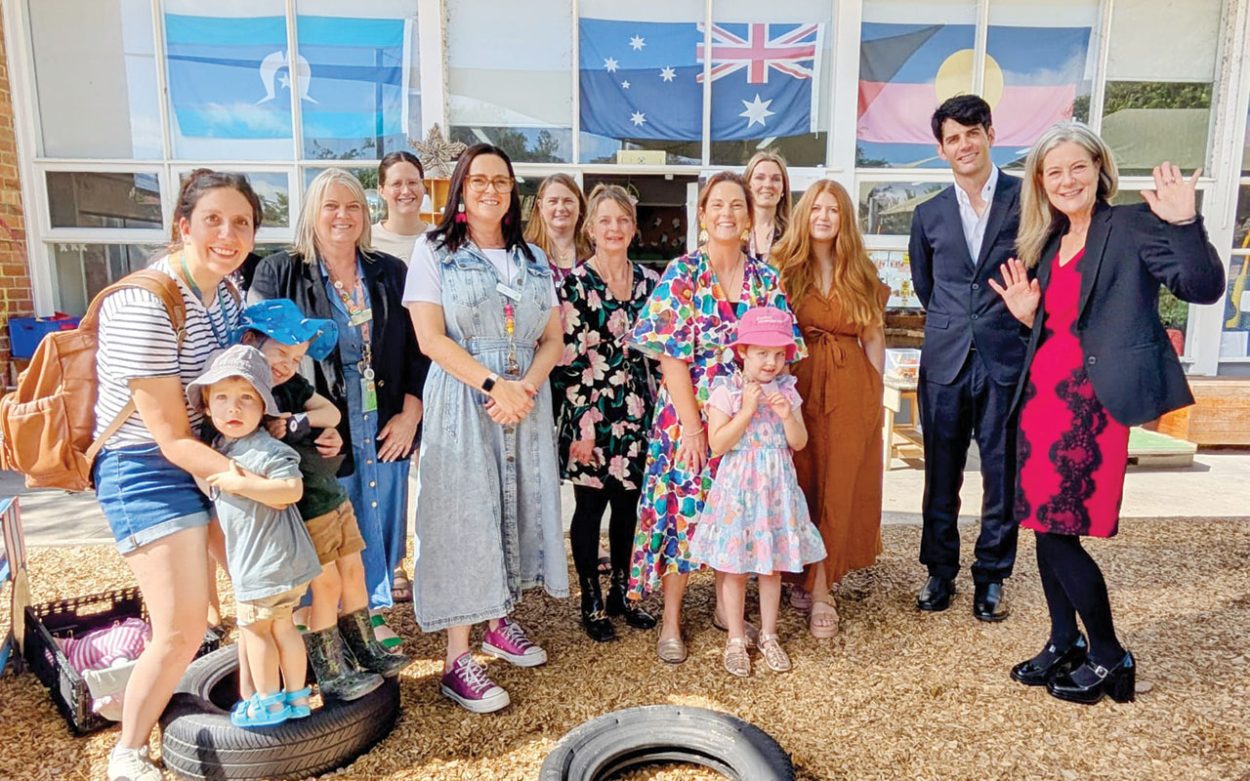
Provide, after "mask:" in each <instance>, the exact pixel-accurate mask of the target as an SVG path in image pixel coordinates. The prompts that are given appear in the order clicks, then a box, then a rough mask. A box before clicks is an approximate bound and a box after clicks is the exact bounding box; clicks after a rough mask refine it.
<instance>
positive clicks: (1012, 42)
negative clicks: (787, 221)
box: [858, 23, 1091, 163]
mask: <svg viewBox="0 0 1250 781" xmlns="http://www.w3.org/2000/svg"><path fill="white" fill-rule="evenodd" d="M975 35H976V30H975V28H974V27H973V26H972V25H964V24H928V25H925V24H895V23H865V24H864V25H863V27H862V35H861V38H862V40H861V47H860V81H859V125H858V138H859V140H860V142H861V146H863V147H864V153H865V154H866V155H868V156H870V157H881V158H885V159H886V160H888V161H890V162H892V163H899V162H903V161H909V160H919V159H924V158H932V157H933V155H934V152H933V148H934V138H933V133H932V131H931V130H930V125H929V120H930V117H931V116H932V115H933V111H934V109H936V108H937V106H938V105H939V104H940V103H941V102H942V101H943V100H945V99H946V98H949V97H951V96H953V95H957V94H960V93H966V92H971V91H972V74H973V69H974V64H975V63H974V57H975V55H974V52H973V42H974V40H975ZM1090 36H1091V31H1090V28H1089V27H1024V26H1004V25H991V26H990V28H989V31H988V36H987V42H986V63H985V78H984V87H983V90H982V96H983V97H985V99H986V101H987V102H988V103H989V104H990V107H991V108H992V109H993V112H994V130H995V144H996V146H998V147H1000V148H1002V149H1004V150H1008V149H1011V148H1014V149H1016V150H1018V149H1021V148H1026V147H1028V146H1029V145H1030V144H1032V143H1033V141H1034V140H1035V139H1036V138H1037V136H1038V135H1040V134H1041V132H1042V131H1043V130H1045V129H1046V128H1047V127H1049V126H1050V125H1051V124H1053V123H1055V122H1056V121H1059V120H1061V119H1068V118H1070V117H1071V116H1072V105H1073V102H1074V101H1075V100H1076V97H1077V94H1078V90H1079V88H1080V86H1081V84H1082V82H1083V81H1085V71H1086V60H1087V57H1088V52H1089V43H1090ZM1011 155H1012V156H1013V157H1014V156H1016V153H1015V152H1011Z"/></svg>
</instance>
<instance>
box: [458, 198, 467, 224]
mask: <svg viewBox="0 0 1250 781" xmlns="http://www.w3.org/2000/svg"><path fill="white" fill-rule="evenodd" d="M468 221H469V218H468V217H467V216H465V213H464V202H463V201H461V202H460V205H459V206H457V207H456V222H458V223H461V224H464V223H466V222H468Z"/></svg>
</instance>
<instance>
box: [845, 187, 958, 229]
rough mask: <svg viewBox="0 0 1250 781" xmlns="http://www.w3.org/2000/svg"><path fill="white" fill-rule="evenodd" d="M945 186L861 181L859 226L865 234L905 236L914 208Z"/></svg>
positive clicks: (909, 226)
mask: <svg viewBox="0 0 1250 781" xmlns="http://www.w3.org/2000/svg"><path fill="white" fill-rule="evenodd" d="M945 187H946V184H945V183H944V182H861V183H860V185H859V227H860V229H861V230H862V231H863V232H864V233H868V234H889V235H895V236H906V235H908V234H909V233H911V217H912V213H913V212H914V211H916V207H917V206H919V205H920V204H922V203H924V202H925V201H927V200H929V199H930V198H932V197H934V196H935V195H937V194H938V193H940V192H941V191H942V190H943V188H945Z"/></svg>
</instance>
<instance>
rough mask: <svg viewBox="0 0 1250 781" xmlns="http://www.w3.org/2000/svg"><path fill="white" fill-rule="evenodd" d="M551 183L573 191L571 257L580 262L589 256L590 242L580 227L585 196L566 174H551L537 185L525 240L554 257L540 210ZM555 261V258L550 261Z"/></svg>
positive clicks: (583, 221)
mask: <svg viewBox="0 0 1250 781" xmlns="http://www.w3.org/2000/svg"><path fill="white" fill-rule="evenodd" d="M553 184H561V185H564V186H565V187H567V188H568V189H569V191H570V192H571V193H573V197H575V198H577V224H576V225H574V226H573V254H574V255H576V257H575V258H573V262H574V263H580V262H581V261H583V260H585V259H586V258H588V257H590V253H591V249H590V243H589V242H587V241H586V235H585V233H584V232H583V231H582V228H583V227H585V225H586V196H585V195H584V194H583V193H582V188H580V187H578V186H577V180H576V179H574V178H573V177H571V176H569V175H568V174H552V175H551V176H548V177H547V178H546V179H544V180H543V183H542V184H540V185H538V195H536V196H534V207H533V208H532V209H531V210H530V219H529V222H528V223H526V224H525V240H526V241H528V242H529V243H530V244H536V245H538V248H539V249H541V250H542V251H543V252H545V253H547V257H548V258H554V257H555V256H554V255H553V254H552V253H551V251H552V249H554V247H553V246H552V241H551V235H550V234H548V233H547V223H545V222H543V215H542V211H541V210H540V206H541V204H542V202H543V194H544V193H546V192H547V188H548V187H550V186H551V185H553ZM551 262H552V263H555V260H552V261H551Z"/></svg>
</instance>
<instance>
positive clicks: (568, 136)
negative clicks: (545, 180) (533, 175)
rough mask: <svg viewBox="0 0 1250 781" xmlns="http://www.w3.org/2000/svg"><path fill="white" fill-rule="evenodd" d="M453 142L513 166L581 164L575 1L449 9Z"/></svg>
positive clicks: (495, 1)
mask: <svg viewBox="0 0 1250 781" xmlns="http://www.w3.org/2000/svg"><path fill="white" fill-rule="evenodd" d="M447 8H448V10H447V14H448V17H447V90H448V93H449V99H448V107H447V114H448V121H449V123H450V125H451V139H452V140H453V141H462V142H464V143H466V144H476V143H479V142H487V143H491V144H494V145H496V146H498V147H500V148H502V149H503V150H504V151H505V152H507V153H508V156H509V157H511V158H512V160H513V162H532V163H557V162H558V163H567V162H571V161H572V159H573V84H572V79H571V72H572V68H573V11H572V6H571V4H570V3H569V2H567V0H528V1H527V2H524V3H518V2H514V1H513V0H475V2H473V3H449V4H448V6H447Z"/></svg>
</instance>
